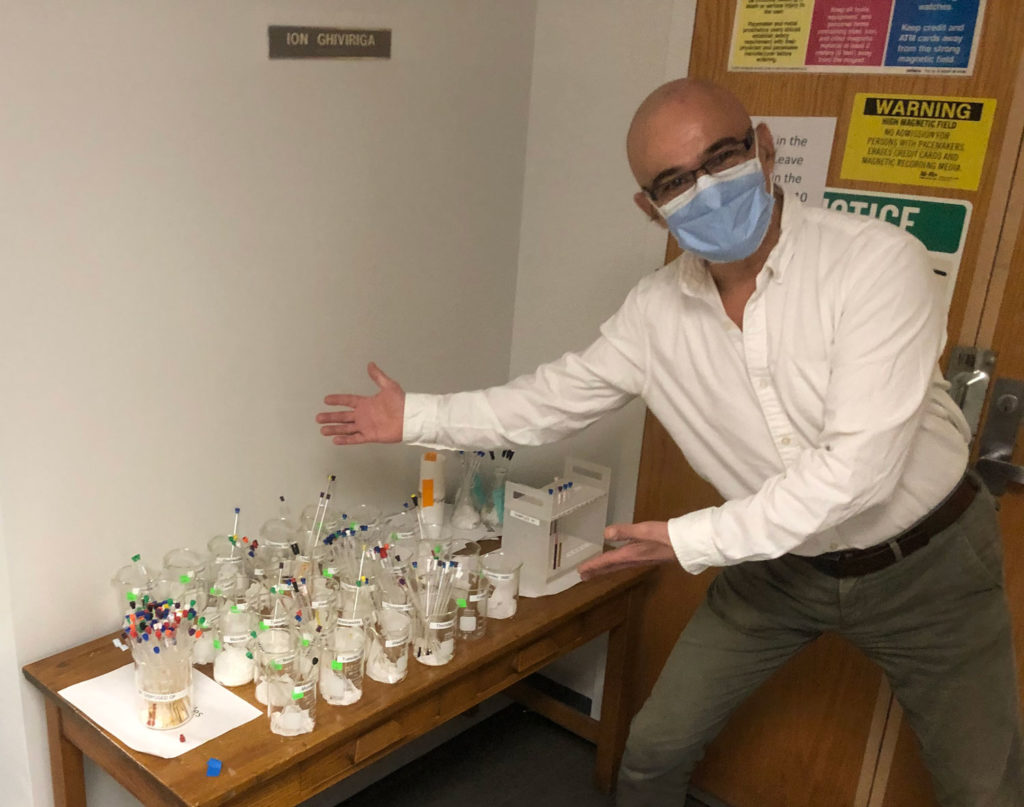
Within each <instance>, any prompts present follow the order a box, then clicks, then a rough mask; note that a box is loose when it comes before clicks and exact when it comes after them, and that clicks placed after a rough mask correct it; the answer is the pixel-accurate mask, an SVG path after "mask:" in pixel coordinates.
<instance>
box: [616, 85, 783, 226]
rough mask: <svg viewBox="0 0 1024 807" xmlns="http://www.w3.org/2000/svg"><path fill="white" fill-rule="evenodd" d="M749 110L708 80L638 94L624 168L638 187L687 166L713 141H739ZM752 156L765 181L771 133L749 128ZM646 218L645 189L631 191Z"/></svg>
mask: <svg viewBox="0 0 1024 807" xmlns="http://www.w3.org/2000/svg"><path fill="white" fill-rule="evenodd" d="M751 125H752V124H751V121H750V115H749V114H748V113H747V110H746V108H745V107H744V106H743V104H742V103H741V102H740V100H739V99H738V98H737V97H736V96H735V95H733V94H732V93H731V92H730V91H729V90H727V89H725V87H720V86H718V85H717V84H713V83H711V82H710V81H702V80H699V79H688V78H681V79H676V80H675V81H670V82H668V83H667V84H662V85H661V86H660V87H658V88H657V89H656V90H655V91H654V92H652V93H651V94H650V95H648V96H647V98H645V99H644V101H643V103H642V104H640V107H639V108H638V109H637V111H636V114H635V115H634V116H633V122H632V123H631V124H630V127H629V133H628V134H627V135H626V155H627V157H628V159H629V167H630V170H632V172H633V176H634V177H635V178H636V181H637V184H638V185H640V187H641V188H650V187H651V186H652V184H653V182H654V180H655V179H658V178H661V177H664V176H666V175H670V174H671V173H672V172H679V171H693V170H696V169H697V168H698V167H699V166H701V165H702V164H703V162H704V161H705V160H706V159H708V158H709V157H710V156H711V154H712V153H713V152H714V150H715V145H716V144H721V143H722V142H723V141H728V142H738V141H741V140H742V139H743V138H744V137H745V136H746V134H747V132H749V131H750V129H751ZM755 132H756V135H757V142H758V155H759V158H760V160H761V164H762V169H763V171H764V173H765V178H766V182H770V177H771V171H772V168H773V167H774V164H775V145H774V143H772V137H771V132H770V131H769V130H768V127H767V126H766V125H765V124H763V123H761V124H759V125H758V126H757V127H756V128H755ZM633 199H634V201H635V202H636V204H637V206H638V207H639V208H640V209H641V210H643V211H644V213H646V214H647V215H648V216H649V217H650V218H651V219H654V220H656V221H657V220H659V217H658V214H657V211H656V210H655V208H654V207H653V205H652V203H651V201H650V199H648V198H647V195H646V193H644V192H639V193H637V194H635V195H634V196H633Z"/></svg>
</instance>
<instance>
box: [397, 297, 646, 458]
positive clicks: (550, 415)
mask: <svg viewBox="0 0 1024 807" xmlns="http://www.w3.org/2000/svg"><path fill="white" fill-rule="evenodd" d="M648 353H649V348H648V340H647V334H646V332H645V329H644V327H643V313H642V311H641V310H640V307H639V304H638V298H637V293H636V289H634V290H633V292H631V293H630V295H629V296H628V297H627V298H626V300H625V302H624V303H623V305H622V306H621V307H620V308H619V310H618V311H617V312H616V313H615V314H614V315H613V316H612V317H611V318H610V319H609V320H608V321H607V322H605V323H604V324H603V325H602V326H601V334H600V336H599V337H598V339H597V340H596V341H595V342H594V343H593V344H591V345H590V346H589V347H588V348H586V349H585V350H583V351H582V352H579V353H566V354H565V355H563V356H562V357H561V358H559V359H557V360H555V361H552V362H549V363H547V364H544V365H541V366H540V367H539V368H538V369H537V370H536V371H535V372H533V373H530V374H528V375H523V376H519V377H518V378H516V379H514V380H512V381H510V382H509V383H507V384H504V385H502V386H498V387H491V388H488V389H481V390H474V391H471V392H457V393H452V394H448V395H424V394H416V393H409V394H407V395H406V400H405V419H404V424H403V435H402V439H403V441H404V442H409V443H415V444H417V445H424V446H428V447H432V448H452V449H454V448H463V449H465V448H498V447H504V446H530V445H540V444H542V443H550V442H553V441H555V440H559V439H561V438H563V437H566V436H568V435H570V434H573V433H574V432H577V431H579V430H581V429H583V428H586V427H587V426H589V425H590V424H591V423H593V422H594V421H595V420H597V419H598V418H599V417H601V416H602V415H603V414H605V413H607V412H611V411H613V410H615V409H618V408H620V407H622V406H624V405H625V404H626V403H627V402H628V401H629V400H630V399H632V398H633V397H635V396H637V395H640V394H642V392H643V387H644V383H645V379H646V373H647V363H648Z"/></svg>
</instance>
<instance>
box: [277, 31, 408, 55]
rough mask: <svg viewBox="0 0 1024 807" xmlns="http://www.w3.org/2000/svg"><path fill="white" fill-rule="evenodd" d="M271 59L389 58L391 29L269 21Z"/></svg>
mask: <svg viewBox="0 0 1024 807" xmlns="http://www.w3.org/2000/svg"><path fill="white" fill-rule="evenodd" d="M267 39H268V41H269V43H270V58H271V59H390V58H391V30H390V29H388V28H381V29H374V30H369V29H364V28H312V27H309V26H302V25H271V26H269V27H268V28H267Z"/></svg>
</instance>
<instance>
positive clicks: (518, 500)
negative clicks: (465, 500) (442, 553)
mask: <svg viewBox="0 0 1024 807" xmlns="http://www.w3.org/2000/svg"><path fill="white" fill-rule="evenodd" d="M610 482H611V469H610V468H606V467H605V466H603V465H596V464H594V463H591V462H586V461H585V460H579V459H574V458H572V457H568V458H566V460H565V471H564V475H563V476H561V477H555V479H554V480H552V482H551V483H550V484H548V485H544V486H542V487H539V488H532V487H530V486H528V485H522V484H519V483H518V482H506V483H505V515H504V522H503V529H502V539H501V545H502V548H503V549H508V550H510V551H511V552H513V553H514V554H516V555H517V556H518V557H519V559H520V560H522V562H523V568H522V570H521V572H520V579H519V593H520V594H521V595H522V596H524V597H543V596H545V595H547V594H557V593H558V592H560V591H564V590H565V589H567V588H569V587H570V586H573V585H574V584H576V583H578V582H579V580H580V577H579V574H578V573H577V572H576V567H577V566H579V565H580V564H581V563H582V562H583V561H585V560H586V559H587V558H590V557H593V556H594V555H597V554H599V553H600V552H601V550H602V547H603V546H604V527H605V523H606V519H607V517H608V487H609V484H610Z"/></svg>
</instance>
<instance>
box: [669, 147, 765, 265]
mask: <svg viewBox="0 0 1024 807" xmlns="http://www.w3.org/2000/svg"><path fill="white" fill-rule="evenodd" d="M774 206H775V196H774V195H773V194H772V193H771V192H770V191H769V190H767V189H766V188H765V179H764V173H762V171H761V161H760V160H758V159H757V156H756V152H755V156H754V157H753V158H752V159H750V160H747V161H746V162H743V163H740V164H739V165H736V166H733V167H732V168H727V169H726V170H725V171H722V172H721V173H719V174H703V175H701V176H700V177H698V178H697V184H696V185H694V186H693V187H692V188H690V189H689V190H687V191H686V192H685V193H682V194H680V195H679V196H677V197H676V198H675V199H673V200H672V201H671V202H669V203H668V204H666V205H663V206H662V207H659V208H658V212H659V213H660V214H661V217H662V218H663V219H665V223H666V224H667V225H668V229H669V231H670V232H671V233H672V235H674V236H675V237H676V241H678V242H679V246H680V247H682V248H683V249H685V250H686V251H687V252H692V253H693V254H694V255H697V256H698V257H701V258H704V259H705V260H708V261H711V262H712V263H728V262H730V261H739V260H742V259H743V258H747V257H749V256H750V255H753V254H754V252H755V251H756V250H757V248H758V247H759V246H761V242H762V241H763V240H764V236H765V233H767V232H768V225H769V224H771V221H772V208H773V207H774Z"/></svg>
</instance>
